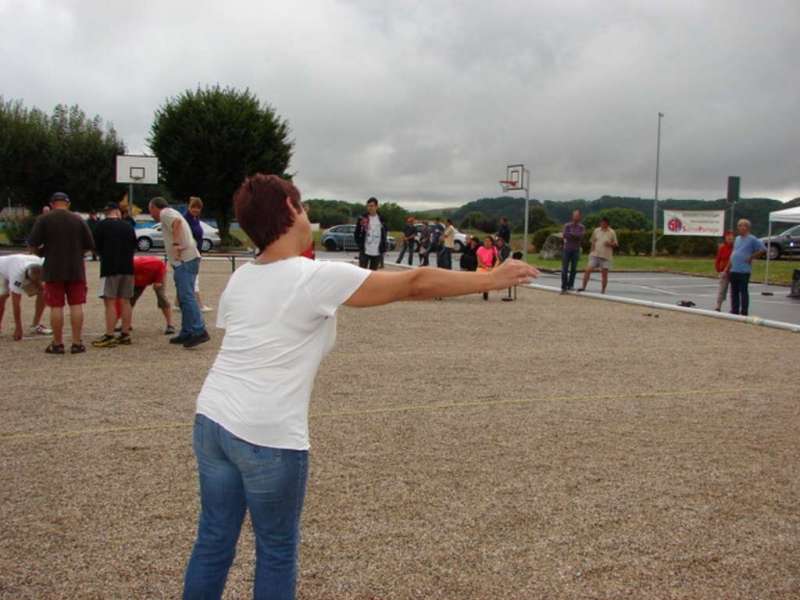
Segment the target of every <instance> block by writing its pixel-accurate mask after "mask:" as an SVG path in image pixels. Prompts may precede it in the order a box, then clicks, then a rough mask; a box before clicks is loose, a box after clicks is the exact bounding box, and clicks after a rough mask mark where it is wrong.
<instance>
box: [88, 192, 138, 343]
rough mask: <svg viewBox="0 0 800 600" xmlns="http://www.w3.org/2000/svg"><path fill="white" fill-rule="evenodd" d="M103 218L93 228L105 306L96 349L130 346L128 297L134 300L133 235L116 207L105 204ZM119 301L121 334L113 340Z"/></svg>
mask: <svg viewBox="0 0 800 600" xmlns="http://www.w3.org/2000/svg"><path fill="white" fill-rule="evenodd" d="M105 214H106V218H105V219H104V220H103V221H100V223H98V224H97V227H96V228H95V233H94V235H95V238H94V243H95V246H96V247H97V253H98V254H99V255H100V297H101V298H102V299H103V302H104V303H105V309H106V332H105V334H104V335H103V337H101V338H99V339H97V340H95V341H93V342H92V346H94V347H95V348H113V347H114V346H119V345H120V344H122V345H128V344H130V343H131V335H130V332H131V297H132V296H133V255H134V253H135V252H136V233H135V232H134V230H133V227H131V225H130V223H128V222H127V221H123V220H122V218H121V217H122V213H121V212H120V210H119V206H118V205H117V204H113V203H112V204H108V205H107V206H106V208H105ZM117 299H119V300H120V308H121V312H122V315H121V316H122V332H121V333H120V334H119V337H114V325H115V324H116V322H117V314H116V310H115V304H116V301H117Z"/></svg>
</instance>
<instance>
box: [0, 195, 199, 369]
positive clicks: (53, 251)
mask: <svg viewBox="0 0 800 600" xmlns="http://www.w3.org/2000/svg"><path fill="white" fill-rule="evenodd" d="M47 208H48V210H45V211H43V213H42V215H41V216H39V217H38V218H37V220H36V222H35V223H34V225H33V229H32V230H31V233H30V235H29V237H28V246H29V247H30V250H31V254H17V255H11V256H6V257H1V258H0V319H2V315H3V310H4V308H5V303H6V299H7V298H8V296H9V295H10V296H11V298H12V304H13V306H14V320H15V332H14V339H16V340H19V339H22V325H21V309H20V304H21V298H22V294H23V293H26V294H27V295H29V296H36V309H35V314H34V320H33V325H32V329H31V331H32V333H36V334H40V335H50V334H52V336H53V339H52V341H51V343H50V344H49V345H48V346H47V348H46V349H45V352H47V353H48V354H64V353H65V344H64V307H65V305H66V306H69V319H70V325H71V333H72V339H71V346H70V353H71V354H80V353H83V352H86V346H85V344H84V343H83V322H84V310H83V305H84V304H85V303H86V296H87V290H88V287H87V283H86V268H85V263H84V260H85V257H86V255H87V253H92V254H93V255H96V256H98V257H99V259H100V278H101V279H100V285H99V288H100V297H101V298H102V299H103V302H104V304H105V333H104V334H103V335H102V336H101V337H100V338H98V339H97V340H94V341H93V342H92V346H94V347H97V348H111V347H115V346H120V345H129V344H131V343H132V340H131V321H132V308H133V305H134V304H135V303H136V301H137V300H138V298H139V297H140V296H141V294H142V292H143V291H144V289H145V288H146V287H147V286H148V285H152V286H153V289H154V291H155V294H156V298H157V303H158V307H159V309H161V311H162V312H163V314H164V317H165V320H166V322H167V327H166V329H165V330H164V333H165V334H167V335H172V334H174V333H175V329H174V327H173V326H172V311H171V305H170V302H169V300H168V299H167V297H166V294H165V292H164V278H165V274H166V265H165V264H164V261H162V260H161V259H160V258H159V257H155V256H143V257H136V256H135V252H136V233H135V231H134V227H133V225H132V224H131V222H130V221H129V220H128V219H125V218H123V213H122V210H121V209H120V207H119V205H118V204H116V203H110V204H108V205H107V206H106V207H105V209H104V213H105V219H102V220H100V219H97V220H95V221H94V222H92V223H91V224H89V223H87V222H86V221H84V220H83V219H82V218H81V217H80V216H79V215H77V214H75V213H74V212H72V211H71V210H70V199H69V196H67V194H64V193H62V192H58V193H55V194H53V196H52V197H51V198H50V204H49V206H48V207H47ZM200 210H202V201H201V200H200V199H199V198H193V199H192V200H191V202H190V210H189V212H188V213H187V215H186V216H184V215H182V214H181V213H179V212H178V211H177V210H175V209H173V208H170V207H169V206H168V204H167V202H166V200H164V199H163V198H160V197H159V198H153V199H152V200H151V201H150V204H149V212H150V215H151V217H152V218H153V219H154V220H155V221H157V222H160V223H161V224H162V233H163V236H164V246H165V249H166V253H167V258H168V261H169V263H170V264H171V265H172V269H173V275H174V280H175V288H176V291H177V295H178V302H179V305H180V309H181V313H182V323H181V330H180V332H179V333H178V335H176V336H174V337H172V338H170V343H173V344H181V345H183V346H184V347H185V348H192V347H194V346H197V345H199V344H202V343H204V342H207V341H208V340H209V339H210V338H209V335H208V332H207V331H206V328H205V323H204V320H203V316H202V312H201V306H200V305H199V302H198V296H197V295H196V293H195V286H196V281H197V273H198V269H199V264H200V253H199V250H198V246H199V242H198V235H199V239H200V240H202V228H201V227H200V225H199V214H200ZM193 221H196V223H195V224H194V225H195V227H194V228H193V226H192V222H193ZM90 225H91V227H90ZM195 229H196V230H195ZM6 292H7V293H6ZM45 306H47V307H49V308H50V324H51V328H50V329H47V328H45V327H44V326H43V325H42V324H41V322H40V320H41V317H42V313H43V312H44V308H45ZM118 323H119V326H117V324H118ZM115 333H118V335H115Z"/></svg>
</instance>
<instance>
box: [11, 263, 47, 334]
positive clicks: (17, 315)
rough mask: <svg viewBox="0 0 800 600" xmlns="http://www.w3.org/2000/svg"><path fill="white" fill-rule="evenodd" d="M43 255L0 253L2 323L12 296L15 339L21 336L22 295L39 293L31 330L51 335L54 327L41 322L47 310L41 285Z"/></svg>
mask: <svg viewBox="0 0 800 600" xmlns="http://www.w3.org/2000/svg"><path fill="white" fill-rule="evenodd" d="M43 264H44V258H40V257H38V256H34V255H32V254H10V255H8V256H0V327H2V324H3V313H4V312H5V309H6V301H7V300H8V298H9V297H11V309H12V312H13V314H14V339H15V340H17V341H19V340H21V339H22V295H23V294H25V295H26V296H36V307H35V308H34V312H33V323H32V324H31V329H30V332H31V333H32V334H34V335H50V334H51V333H53V332H52V330H50V329H48V328H46V327H45V326H44V325H42V314H43V313H44V286H43V285H42V265H43Z"/></svg>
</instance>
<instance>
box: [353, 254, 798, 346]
mask: <svg viewBox="0 0 800 600" xmlns="http://www.w3.org/2000/svg"><path fill="white" fill-rule="evenodd" d="M353 262H355V261H353ZM392 266H394V267H402V268H404V269H416V268H417V267H415V266H411V267H409V266H408V265H406V264H397V263H393V264H392ZM519 287H526V288H530V289H533V290H542V291H545V292H557V293H559V294H560V293H561V288H560V287H557V288H556V287H552V286H549V285H542V284H540V283H527V284H525V285H521V286H519ZM639 287H645V286H639ZM569 295H570V296H582V297H584V298H592V299H594V300H606V301H608V302H619V303H621V304H633V305H635V306H646V307H647V308H655V309H658V310H672V311H675V312H682V313H686V314H689V315H697V316H700V317H711V318H714V319H724V320H726V321H738V322H739V323H749V324H750V325H762V326H764V327H772V328H774V329H783V330H784V331H791V332H793V333H800V325H796V324H794V323H785V322H783V321H773V320H771V319H762V318H761V317H750V316H747V317H745V316H742V315H732V314H729V313H723V312H717V311H715V310H707V309H705V308H688V307H685V306H677V305H675V306H673V305H672V304H664V303H663V302H654V301H652V300H637V299H636V298H625V297H623V296H609V295H607V294H597V293H595V292H581V293H579V294H577V293H575V292H570V294H569Z"/></svg>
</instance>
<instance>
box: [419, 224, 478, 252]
mask: <svg viewBox="0 0 800 600" xmlns="http://www.w3.org/2000/svg"><path fill="white" fill-rule="evenodd" d="M414 227H416V228H417V241H419V236H420V231H422V223H416V224H415V225H414ZM468 238H469V236H468V235H467V234H466V233H461V232H460V231H459V230H458V229H456V235H455V239H454V240H453V245H454V246H455V251H456V252H463V251H464V248H466V247H467V239H468Z"/></svg>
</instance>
